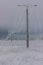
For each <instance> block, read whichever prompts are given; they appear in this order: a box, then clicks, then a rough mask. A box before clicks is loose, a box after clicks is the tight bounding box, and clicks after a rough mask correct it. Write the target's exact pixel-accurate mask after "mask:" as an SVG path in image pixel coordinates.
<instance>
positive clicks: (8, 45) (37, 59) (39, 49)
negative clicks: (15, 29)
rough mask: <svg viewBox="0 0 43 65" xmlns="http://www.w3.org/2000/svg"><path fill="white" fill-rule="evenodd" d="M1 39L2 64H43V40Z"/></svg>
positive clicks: (0, 59)
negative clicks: (27, 45) (27, 46)
mask: <svg viewBox="0 0 43 65" xmlns="http://www.w3.org/2000/svg"><path fill="white" fill-rule="evenodd" d="M29 45H30V46H29V48H26V41H25V40H15V41H12V42H11V41H4V40H0V65H43V40H31V41H30V42H29Z"/></svg>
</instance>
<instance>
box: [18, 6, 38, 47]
mask: <svg viewBox="0 0 43 65" xmlns="http://www.w3.org/2000/svg"><path fill="white" fill-rule="evenodd" d="M17 6H19V7H20V6H24V7H26V24H27V25H26V29H27V36H26V40H27V43H26V45H27V48H28V47H29V31H28V28H29V26H28V22H29V20H28V7H29V6H28V5H17ZM30 6H35V7H36V6H37V5H30Z"/></svg>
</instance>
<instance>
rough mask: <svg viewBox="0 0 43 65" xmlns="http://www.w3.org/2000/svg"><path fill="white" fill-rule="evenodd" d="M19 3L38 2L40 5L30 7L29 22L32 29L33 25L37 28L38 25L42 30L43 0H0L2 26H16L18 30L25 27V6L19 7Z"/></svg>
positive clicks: (0, 24)
mask: <svg viewBox="0 0 43 65" xmlns="http://www.w3.org/2000/svg"><path fill="white" fill-rule="evenodd" d="M18 4H28V5H29V6H30V5H34V4H38V7H31V8H30V7H29V21H30V23H29V24H30V29H32V27H33V29H35V30H37V27H38V28H40V30H41V29H42V27H43V0H0V27H1V28H10V27H14V29H15V28H16V30H17V31H18V29H19V30H22V28H25V26H26V16H25V15H26V14H25V7H21V8H19V7H17V5H18ZM34 26H35V28H34ZM33 29H32V30H33Z"/></svg>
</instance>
